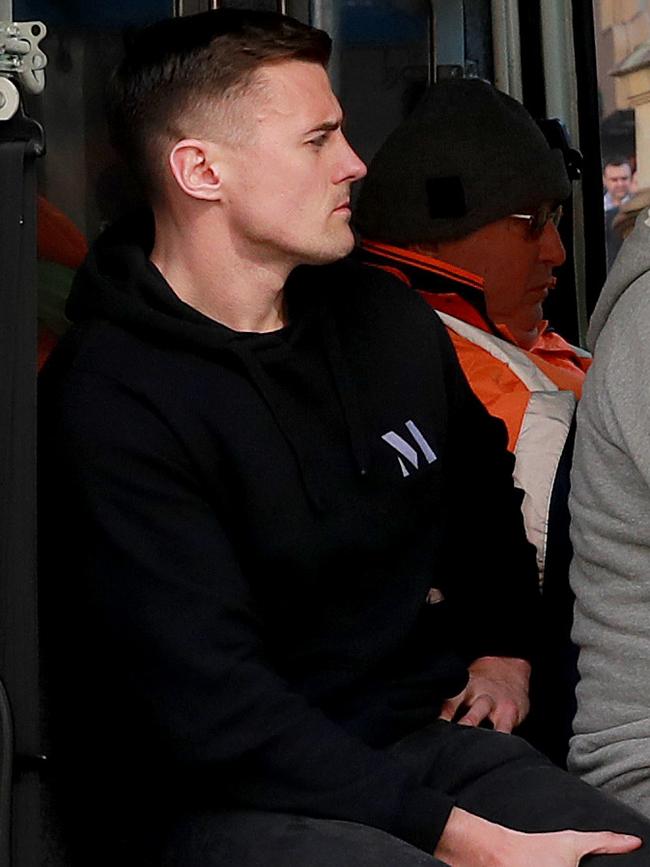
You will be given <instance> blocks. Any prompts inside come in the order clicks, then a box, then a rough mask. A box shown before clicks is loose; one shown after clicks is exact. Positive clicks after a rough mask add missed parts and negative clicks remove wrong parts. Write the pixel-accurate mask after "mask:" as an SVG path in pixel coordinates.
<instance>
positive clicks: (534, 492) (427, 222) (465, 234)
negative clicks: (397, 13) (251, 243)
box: [356, 79, 589, 762]
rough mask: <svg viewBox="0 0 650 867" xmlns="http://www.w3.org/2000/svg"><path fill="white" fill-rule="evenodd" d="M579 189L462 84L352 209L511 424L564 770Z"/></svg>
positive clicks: (407, 133) (550, 720) (387, 154)
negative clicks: (558, 295) (557, 304)
mask: <svg viewBox="0 0 650 867" xmlns="http://www.w3.org/2000/svg"><path fill="white" fill-rule="evenodd" d="M459 106H460V107H462V110H459ZM570 191H571V187H570V182H569V178H568V176H567V172H566V168H565V164H564V158H563V155H562V153H561V151H560V150H558V149H551V148H550V147H549V145H548V144H547V142H546V139H545V138H544V135H543V134H542V132H541V130H540V129H539V127H538V126H537V124H536V123H535V122H534V120H533V119H532V117H531V116H530V115H529V114H528V112H527V111H526V109H525V108H524V107H523V106H522V105H521V104H520V103H518V102H517V101H516V100H514V99H512V98H511V97H509V96H506V95H505V94H503V93H501V92H500V91H499V90H497V89H496V88H494V87H492V86H491V85H490V84H487V83H486V82H484V81H481V80H478V79H472V80H460V79H455V80H449V81H444V82H441V83H439V84H436V85H434V86H433V87H432V88H430V90H429V91H428V92H427V94H426V95H425V97H424V99H423V100H422V102H421V103H420V104H419V106H418V107H417V108H416V110H415V112H414V113H413V114H412V115H411V116H410V117H409V118H408V119H407V121H406V122H405V123H404V124H403V125H402V126H401V127H399V128H398V129H397V130H396V131H395V132H394V133H393V134H392V135H391V136H390V137H389V138H388V140H387V141H386V142H385V144H384V145H383V146H382V148H381V149H380V150H379V152H378V154H377V155H376V157H375V159H374V160H373V162H372V164H371V165H370V168H369V171H368V176H367V179H366V181H365V183H364V185H363V189H362V191H361V195H360V198H359V204H358V209H357V212H356V224H357V227H358V229H359V230H360V232H361V234H362V237H363V239H364V240H363V245H362V246H363V250H362V258H363V260H364V261H366V262H370V263H371V264H375V265H378V266H380V267H382V268H385V269H387V270H389V271H392V272H393V273H397V275H398V276H400V277H401V278H402V279H403V280H404V281H405V282H407V283H409V284H411V285H412V286H413V287H414V288H415V289H417V290H418V291H419V292H420V293H421V294H422V296H423V297H424V298H425V300H426V301H427V302H428V303H429V304H430V305H431V307H433V308H434V309H435V310H436V311H438V314H439V315H440V317H441V318H442V320H443V321H444V323H445V325H446V327H447V330H448V332H449V335H450V337H451V339H452V341H453V343H454V346H455V348H456V351H457V353H458V357H459V359H460V362H461V365H462V367H463V370H464V372H465V375H466V376H467V378H468V380H469V382H470V385H471V386H472V388H473V390H474V392H475V393H476V394H477V396H478V397H479V398H480V399H481V401H482V402H483V403H484V405H485V406H486V407H487V409H488V410H489V411H490V413H491V414H492V415H494V416H497V417H499V418H501V419H502V420H503V421H504V422H505V424H506V427H507V429H508V448H509V449H510V450H511V451H512V452H514V454H515V456H516V464H515V470H514V477H515V481H516V482H517V484H518V485H519V487H521V488H522V489H523V490H524V492H525V497H524V502H523V505H522V510H523V513H524V519H525V523H526V530H527V534H528V538H529V539H530V541H531V542H533V543H534V544H535V546H536V550H537V565H538V570H539V578H540V588H542V591H543V597H544V605H545V608H546V611H547V617H548V618H549V620H550V623H549V626H550V630H549V631H550V635H553V636H555V637H554V639H553V644H554V646H553V647H550V646H549V643H550V641H551V639H547V646H546V647H545V650H544V659H543V660H540V663H539V664H538V679H537V681H536V687H535V688H536V690H537V689H538V690H539V691H540V692H541V693H542V694H543V700H544V706H545V711H544V719H543V720H537V722H532V721H531V726H532V728H533V729H536V728H538V729H539V731H536V732H534V733H533V734H531V736H532V738H533V740H535V742H536V743H537V744H538V745H539V746H541V747H542V748H543V749H545V750H546V751H547V752H548V753H549V754H550V755H551V756H552V757H553V758H554V759H555V760H556V761H558V762H563V761H564V760H565V758H566V751H567V745H568V738H569V736H570V726H571V718H572V716H573V711H574V701H575V700H574V695H573V689H574V681H575V663H574V652H573V649H572V647H571V645H570V643H569V640H568V635H569V630H570V621H571V613H572V599H571V596H570V591H569V589H568V579H567V575H568V566H569V561H570V555H571V547H570V543H569V537H568V526H569V516H568V511H567V505H566V500H567V493H568V472H569V465H570V458H571V448H572V447H571V443H572V435H571V431H572V423H573V417H574V412H575V404H576V400H577V399H578V398H579V397H580V392H581V387H582V382H583V379H584V375H585V371H586V369H587V367H588V364H589V358H588V355H587V354H586V353H583V352H582V351H581V350H578V349H576V348H574V347H572V346H570V345H569V344H568V343H567V342H566V341H565V340H563V339H562V338H561V337H560V336H559V335H558V334H557V333H556V332H554V331H552V330H551V329H549V328H548V325H547V323H546V322H545V321H544V319H543V311H542V305H543V302H544V300H545V298H546V297H547V295H548V292H549V291H550V290H551V289H552V288H553V286H554V284H555V278H554V277H553V274H552V270H553V268H554V267H557V266H559V265H561V264H562V263H563V262H564V259H565V251H564V247H563V246H562V241H561V240H560V236H559V234H558V231H557V223H558V221H559V218H560V216H561V202H562V201H563V200H564V199H566V198H567V197H568V196H569V194H570ZM559 636H562V637H561V638H560V637H559ZM556 642H557V643H556ZM540 704H541V696H540ZM534 710H535V708H534ZM533 716H534V714H533Z"/></svg>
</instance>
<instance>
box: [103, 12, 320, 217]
mask: <svg viewBox="0 0 650 867" xmlns="http://www.w3.org/2000/svg"><path fill="white" fill-rule="evenodd" d="M125 47H126V52H125V57H124V59H123V60H122V62H121V63H120V65H119V66H118V67H117V69H116V70H115V72H114V73H113V75H112V77H111V80H110V82H109V85H108V91H107V115H108V123H109V131H110V136H111V141H112V143H113V145H114V146H115V148H116V150H117V151H118V154H119V155H120V156H121V157H122V159H123V160H124V161H125V163H126V164H127V166H128V168H129V169H130V170H131V171H132V172H133V173H134V174H135V175H136V176H137V177H138V178H139V180H140V181H141V183H142V185H143V188H144V190H143V191H144V193H145V195H146V196H147V198H148V199H149V201H150V202H154V201H155V200H156V198H157V197H158V196H159V194H160V191H161V186H162V174H163V168H164V149H165V145H166V144H169V143H170V142H171V141H174V140H176V141H177V140H179V139H181V138H183V137H184V136H185V135H187V134H188V133H187V128H186V127H187V126H188V125H190V126H191V124H192V123H197V122H198V123H199V124H205V123H206V122H207V123H210V127H209V128H210V129H211V130H212V129H216V134H217V136H218V137H220V138H223V139H225V140H227V141H233V140H235V141H236V136H237V134H238V131H240V129H239V128H240V127H241V125H242V124H241V121H240V118H239V114H238V108H239V101H240V99H241V98H242V97H243V96H244V95H246V94H248V93H249V92H250V91H251V90H252V89H253V87H254V84H255V80H256V73H257V72H258V70H259V69H260V68H261V67H264V66H268V65H271V64H275V63H280V62H282V61H286V60H302V61H307V62H312V63H317V64H319V65H321V66H324V67H326V66H327V64H328V62H329V58H330V52H331V40H330V38H329V36H328V35H327V34H326V33H325V32H324V31H322V30H317V29H315V28H313V27H309V26H307V25H306V24H302V23H301V22H299V21H297V20H295V19H294V18H289V17H287V16H284V15H279V14H277V13H274V12H263V11H253V10H240V9H219V10H215V11H211V12H203V13H200V14H198V15H191V16H187V17H182V18H170V19H166V20H164V21H160V22H157V23H156V24H152V25H150V26H148V27H145V28H144V29H142V30H140V31H138V32H136V33H134V34H131V35H130V36H128V37H127V39H126V46H125ZM190 132H191V131H190Z"/></svg>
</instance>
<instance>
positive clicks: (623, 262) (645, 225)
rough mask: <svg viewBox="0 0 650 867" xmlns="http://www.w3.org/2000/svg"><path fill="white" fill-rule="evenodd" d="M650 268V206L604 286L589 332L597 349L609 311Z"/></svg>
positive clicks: (592, 344)
mask: <svg viewBox="0 0 650 867" xmlns="http://www.w3.org/2000/svg"><path fill="white" fill-rule="evenodd" d="M648 271H650V210H645V209H644V210H643V211H642V212H641V213H640V214H639V216H638V217H637V221H636V225H635V227H634V231H633V232H632V234H631V235H630V236H629V237H628V238H626V240H625V243H624V244H623V247H622V248H621V252H620V253H619V254H618V256H617V257H616V261H615V262H614V265H613V266H612V269H611V271H610V272H609V276H608V277H607V281H606V282H605V285H604V286H603V289H602V292H601V293H600V296H599V298H598V303H597V304H596V309H595V310H594V312H593V314H592V317H591V320H590V323H589V332H588V334H587V345H588V347H589V349H590V351H591V352H593V351H594V347H595V345H596V341H597V340H598V336H599V334H600V332H601V331H602V329H603V326H604V325H605V323H606V322H607V319H608V317H609V314H610V313H611V312H612V310H613V309H614V306H615V305H616V303H617V301H618V300H619V298H621V296H622V295H623V294H624V293H625V292H626V291H627V289H628V288H629V287H630V286H631V285H632V284H633V283H634V282H635V281H636V280H637V279H638V278H639V277H641V276H642V275H645V274H647V272H648Z"/></svg>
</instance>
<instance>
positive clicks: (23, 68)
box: [0, 21, 47, 120]
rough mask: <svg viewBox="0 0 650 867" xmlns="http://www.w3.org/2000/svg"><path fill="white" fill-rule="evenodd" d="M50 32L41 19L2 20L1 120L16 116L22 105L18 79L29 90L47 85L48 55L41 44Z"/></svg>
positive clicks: (38, 91) (39, 90) (0, 43)
mask: <svg viewBox="0 0 650 867" xmlns="http://www.w3.org/2000/svg"><path fill="white" fill-rule="evenodd" d="M46 34H47V28H46V26H45V25H44V24H43V23H42V22H41V21H24V22H20V23H18V22H15V21H0V120H9V119H10V118H12V117H13V116H14V114H15V113H16V111H17V110H18V106H19V104H20V95H19V93H18V88H17V87H16V85H15V84H14V82H13V81H12V80H11V79H12V78H16V79H17V80H18V81H19V82H20V84H21V85H22V87H23V88H24V90H25V91H26V92H27V93H41V91H42V90H43V88H44V87H45V67H46V65H47V57H46V56H45V53H44V52H43V51H41V49H40V47H39V45H40V42H41V39H43V38H44V36H45V35H46Z"/></svg>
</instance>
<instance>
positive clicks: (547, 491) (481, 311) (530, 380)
mask: <svg viewBox="0 0 650 867" xmlns="http://www.w3.org/2000/svg"><path fill="white" fill-rule="evenodd" d="M362 247H363V249H362V258H363V259H364V261H367V262H368V264H372V265H376V266H379V267H382V268H384V269H385V270H388V271H391V272H392V273H394V274H395V275H396V276H398V277H399V278H400V279H402V280H404V281H405V282H407V283H408V284H409V285H412V286H413V287H414V288H415V289H417V290H418V291H419V292H420V294H421V295H422V297H423V298H424V299H425V300H426V301H427V303H428V304H430V306H431V307H433V308H434V309H435V310H436V311H437V313H438V315H439V316H440V318H441V319H442V320H443V322H444V323H445V325H446V327H447V331H448V333H449V335H450V337H451V340H452V342H453V344H454V346H455V348H456V352H457V354H458V358H459V361H460V363H461V366H462V368H463V371H464V372H465V375H466V377H467V379H468V381H469V383H470V385H471V386H472V389H473V391H474V393H475V394H476V395H477V397H478V398H479V399H480V400H481V402H482V403H483V404H484V405H485V407H486V408H487V409H488V411H489V412H490V413H491V414H492V415H494V416H497V417H498V418H500V419H502V420H503V422H504V423H505V425H506V427H507V430H508V448H509V449H510V450H511V451H512V452H514V454H515V458H516V461H515V470H514V479H515V482H516V484H517V486H518V487H520V488H521V489H522V490H523V491H524V501H523V504H522V511H523V514H524V522H525V524H526V532H527V534H528V538H529V540H530V541H531V542H533V544H534V545H535V547H536V549H537V564H538V568H539V573H540V582H542V581H543V578H544V568H545V564H546V554H547V544H548V531H549V521H550V508H551V497H552V493H553V488H554V485H555V482H556V475H557V469H558V465H559V463H560V458H561V457H562V453H563V451H564V447H565V445H566V443H567V438H568V436H569V432H570V430H571V425H572V422H573V417H574V414H575V407H576V402H577V400H578V399H579V397H580V395H581V391H582V383H583V381H584V377H585V373H586V371H587V369H588V367H589V364H590V361H591V359H590V356H589V354H588V353H587V352H584V351H583V350H581V349H578V348H576V347H574V346H571V345H570V344H569V343H567V342H566V341H565V340H564V339H563V338H562V337H560V336H559V335H558V334H556V333H555V332H553V331H550V330H549V329H548V328H547V327H546V324H544V326H543V327H542V329H541V331H540V335H539V338H538V340H537V343H536V344H535V346H534V347H533V348H532V349H531V350H525V349H522V348H521V347H520V346H517V345H516V344H515V343H514V341H513V339H512V337H511V335H510V334H509V333H508V331H507V329H505V328H503V327H499V326H495V325H494V324H493V323H491V322H490V320H489V318H488V316H487V312H486V309H485V299H484V295H483V284H482V280H481V278H480V277H478V276H476V275H475V274H471V273H469V272H467V271H463V270H462V269H460V268H457V267H455V266H452V265H449V264H447V263H445V262H442V261H440V260H438V259H435V258H433V257H431V256H425V255H423V254H421V253H415V252H413V251H411V250H404V249H402V248H399V247H393V246H390V245H387V244H378V243H370V242H364V243H363V245H362ZM566 529H567V531H568V528H566Z"/></svg>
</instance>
